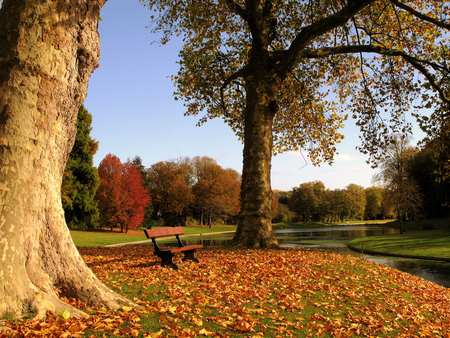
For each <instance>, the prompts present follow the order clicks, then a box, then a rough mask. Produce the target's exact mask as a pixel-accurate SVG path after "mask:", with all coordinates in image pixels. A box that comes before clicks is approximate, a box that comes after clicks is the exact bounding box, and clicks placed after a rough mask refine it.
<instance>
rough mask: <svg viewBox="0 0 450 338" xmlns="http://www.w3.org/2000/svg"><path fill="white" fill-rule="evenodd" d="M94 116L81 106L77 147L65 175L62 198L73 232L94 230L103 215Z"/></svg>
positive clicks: (67, 220) (71, 155)
mask: <svg viewBox="0 0 450 338" xmlns="http://www.w3.org/2000/svg"><path fill="white" fill-rule="evenodd" d="M91 123H92V115H91V114H89V112H88V111H87V110H86V108H84V106H83V105H81V107H80V109H79V110H78V118H77V134H76V138H75V144H74V146H73V149H72V151H71V153H70V155H69V159H68V161H67V165H66V169H65V171H64V176H63V181H62V187H61V195H62V196H61V198H62V204H63V208H64V216H65V218H66V223H67V225H68V226H69V227H70V228H82V229H86V228H94V227H95V226H96V225H97V222H98V218H99V213H98V205H97V201H96V200H95V199H94V197H95V193H96V191H97V189H98V186H99V184H100V179H99V177H98V171H97V168H95V167H94V155H95V153H96V152H97V149H98V142H97V141H95V140H94V139H93V138H92V137H91V136H90V132H91V129H92V128H91Z"/></svg>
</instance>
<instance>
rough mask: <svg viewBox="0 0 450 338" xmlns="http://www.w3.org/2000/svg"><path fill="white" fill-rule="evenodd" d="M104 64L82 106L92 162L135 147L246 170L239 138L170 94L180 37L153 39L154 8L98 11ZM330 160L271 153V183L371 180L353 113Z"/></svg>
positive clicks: (340, 184) (128, 153) (124, 5)
mask: <svg viewBox="0 0 450 338" xmlns="http://www.w3.org/2000/svg"><path fill="white" fill-rule="evenodd" d="M101 18H102V19H103V21H101V22H100V24H99V32H100V39H101V59H100V67H99V68H98V69H96V70H95V71H94V73H93V75H92V76H91V79H90V83H89V89H88V95H87V98H86V101H85V103H84V104H85V107H86V108H87V109H88V110H89V112H90V113H91V114H92V116H93V123H92V128H93V129H92V132H91V136H92V137H93V138H95V139H96V140H97V141H99V150H98V152H97V154H96V155H95V157H94V162H95V165H98V164H99V163H100V161H101V160H102V159H103V158H104V157H105V156H106V155H107V154H108V153H112V154H115V155H116V156H118V157H119V158H120V159H121V160H122V161H126V160H127V159H128V158H133V157H134V156H136V155H138V156H140V157H141V158H142V160H143V164H144V165H145V166H146V167H150V166H151V165H152V164H155V163H157V162H159V161H167V160H171V159H176V158H179V157H185V156H187V157H191V158H192V157H194V156H208V157H211V158H214V159H215V160H216V161H217V162H218V164H219V165H221V166H222V167H224V168H233V169H235V170H237V171H238V172H241V171H242V143H241V142H240V141H239V140H238V138H237V137H236V136H235V135H234V134H233V132H232V131H231V129H230V128H229V127H228V126H227V125H226V124H225V123H223V122H222V120H221V119H215V120H212V121H209V122H207V123H206V124H204V125H203V126H202V127H197V126H196V124H197V121H198V117H185V116H184V111H185V108H184V106H183V103H182V102H180V101H175V100H174V99H173V91H174V89H175V87H174V85H173V83H172V81H171V80H170V76H171V75H174V74H176V73H177V71H178V65H177V64H176V61H177V58H178V51H179V50H180V48H181V41H180V40H179V39H178V40H173V41H171V42H169V43H168V44H167V45H164V46H160V45H159V44H158V43H155V44H151V42H152V41H155V40H157V39H158V36H155V35H152V34H151V32H150V29H149V28H146V27H147V26H148V25H149V24H150V12H149V11H148V10H147V9H145V8H144V7H143V6H142V5H141V4H140V3H139V2H138V1H137V0H109V1H108V2H107V3H106V5H105V6H104V8H103V10H102V12H101ZM344 135H345V136H346V138H345V139H344V141H343V142H342V143H341V144H339V145H338V147H337V148H338V152H339V155H337V156H336V159H335V163H334V164H333V165H332V166H329V165H328V164H322V165H321V166H320V167H314V166H313V165H312V164H311V162H310V161H309V160H308V159H307V160H306V162H305V159H304V158H306V154H304V156H303V155H302V154H301V153H294V152H289V153H284V154H280V155H277V156H276V157H274V158H273V161H272V188H273V189H278V190H284V191H289V190H291V189H292V188H293V187H297V186H299V185H300V184H301V183H304V182H310V181H315V180H319V181H322V182H323V183H324V184H325V186H326V187H327V188H329V189H342V188H345V187H346V186H347V185H348V184H350V183H355V184H358V185H361V186H363V187H369V186H371V185H372V182H371V179H372V177H373V175H374V174H375V173H376V171H374V170H373V169H371V168H370V166H369V165H368V164H366V162H365V160H366V157H365V156H364V155H362V154H361V153H359V152H358V151H357V150H356V149H355V147H356V146H357V145H358V144H359V140H358V130H357V129H356V128H355V126H354V125H353V122H352V121H349V123H348V125H347V126H346V128H345V129H344Z"/></svg>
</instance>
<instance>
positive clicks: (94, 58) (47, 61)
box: [0, 0, 133, 318]
mask: <svg viewBox="0 0 450 338" xmlns="http://www.w3.org/2000/svg"><path fill="white" fill-rule="evenodd" d="M105 2H106V0H70V1H68V0H58V1H54V0H52V1H51V0H41V1H35V0H4V1H3V5H2V8H1V10H0V170H1V178H0V201H1V204H0V257H1V260H0V316H1V315H3V314H5V313H13V314H15V315H17V316H20V315H22V314H24V313H29V312H34V313H36V316H37V317H39V318H40V317H43V316H45V315H46V313H47V311H50V312H53V313H55V314H57V313H58V311H59V310H62V311H66V310H68V311H69V312H70V313H71V314H72V315H74V316H83V315H85V314H84V313H83V312H82V311H80V310H77V309H75V308H73V307H72V306H70V305H69V304H66V303H64V302H63V301H62V300H60V298H59V294H60V293H59V291H57V290H61V291H62V292H63V293H64V294H66V295H67V296H73V297H76V298H78V299H80V300H81V301H83V302H86V303H88V304H89V305H91V306H105V307H107V308H110V309H117V308H119V307H121V306H123V305H133V303H132V302H131V301H129V300H127V299H125V298H123V297H121V296H119V295H118V294H116V293H114V292H112V291H111V290H109V289H108V288H107V287H106V286H105V285H103V284H102V283H101V282H100V281H99V280H98V279H97V278H96V277H95V275H94V274H93V273H92V271H91V270H90V269H89V268H88V267H87V266H86V265H85V263H84V262H83V260H82V258H81V256H80V255H79V253H78V251H77V249H76V247H75V245H74V243H73V241H72V239H71V237H70V233H69V230H68V228H67V226H66V224H65V220H64V212H63V209H62V204H61V182H62V175H63V172H64V168H65V165H66V162H67V158H68V155H69V153H70V150H71V148H72V146H73V142H74V140H75V134H76V119H77V112H78V108H79V107H80V105H81V103H82V102H83V100H84V98H85V95H86V92H87V86H88V80H89V76H90V75H91V73H92V71H93V70H94V69H95V68H96V67H97V66H98V60H99V57H100V52H99V37H98V33H97V25H98V17H99V13H100V9H101V7H102V5H103V4H104V3H105Z"/></svg>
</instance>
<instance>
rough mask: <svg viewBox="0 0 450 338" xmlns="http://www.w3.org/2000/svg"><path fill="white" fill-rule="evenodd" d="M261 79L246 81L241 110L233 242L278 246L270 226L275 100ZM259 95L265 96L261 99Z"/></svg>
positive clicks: (233, 243) (270, 246)
mask: <svg viewBox="0 0 450 338" xmlns="http://www.w3.org/2000/svg"><path fill="white" fill-rule="evenodd" d="M264 78H265V76H262V80H256V81H252V80H251V79H250V81H247V103H246V107H245V110H244V123H245V130H244V135H245V138H244V150H243V169H242V186H241V213H240V216H239V224H238V227H237V230H236V233H235V235H234V237H233V240H232V245H234V246H242V247H252V248H274V247H278V241H277V239H276V238H275V235H274V233H273V229H272V216H271V209H272V188H271V180H270V170H271V165H272V164H271V161H272V147H273V136H272V135H273V134H272V123H273V118H274V116H275V113H276V101H275V100H272V99H271V98H273V97H274V95H273V93H272V90H271V89H270V85H269V84H267V83H265V81H264ZM261 96H264V97H265V98H263V99H261Z"/></svg>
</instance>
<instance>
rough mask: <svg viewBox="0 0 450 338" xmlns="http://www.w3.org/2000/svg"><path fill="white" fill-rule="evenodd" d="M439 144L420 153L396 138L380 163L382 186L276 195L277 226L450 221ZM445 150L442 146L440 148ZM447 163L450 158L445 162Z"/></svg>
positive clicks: (313, 185) (310, 187) (305, 188)
mask: <svg viewBox="0 0 450 338" xmlns="http://www.w3.org/2000/svg"><path fill="white" fill-rule="evenodd" d="M436 144H440V143H439V142H437V141H436V140H433V141H432V142H424V143H423V145H422V147H421V149H419V148H417V147H412V146H410V145H409V139H408V138H405V137H404V136H400V135H391V143H390V145H389V147H387V149H385V154H384V156H383V157H381V158H380V159H379V161H378V168H379V173H378V174H376V175H375V176H374V179H373V180H374V183H377V186H373V187H369V188H363V187H361V186H358V185H356V184H349V185H348V186H347V187H346V188H345V189H334V190H330V189H326V188H325V185H324V184H323V183H322V182H320V181H314V182H308V183H302V184H301V185H300V186H299V187H297V188H294V189H293V190H292V191H289V192H282V191H275V192H274V193H275V196H276V197H277V199H278V202H279V211H278V213H277V215H276V216H275V218H274V222H295V221H301V222H345V221H350V220H375V219H393V218H395V219H398V220H399V221H400V230H401V231H402V227H401V225H402V221H403V220H406V219H418V218H441V217H448V216H449V213H450V205H449V201H450V184H449V181H448V177H443V176H442V175H441V173H442V172H443V170H442V166H447V165H448V164H447V162H446V161H441V162H440V161H437V160H436V159H440V158H442V157H443V156H442V154H440V156H438V157H437V156H436ZM441 146H442V144H441ZM445 158H446V157H445Z"/></svg>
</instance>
